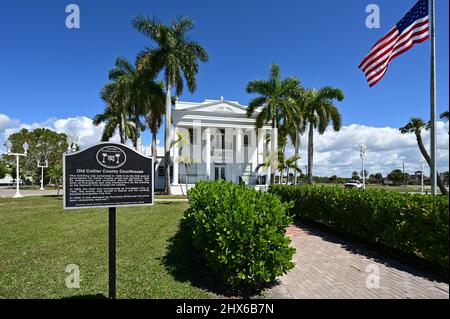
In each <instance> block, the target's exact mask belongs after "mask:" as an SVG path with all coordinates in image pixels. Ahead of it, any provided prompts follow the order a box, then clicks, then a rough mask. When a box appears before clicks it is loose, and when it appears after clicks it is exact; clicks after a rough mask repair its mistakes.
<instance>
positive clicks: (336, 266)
mask: <svg viewBox="0 0 450 319" xmlns="http://www.w3.org/2000/svg"><path fill="white" fill-rule="evenodd" d="M287 234H288V236H289V237H291V239H292V246H293V247H295V248H296V250H297V252H296V253H295V255H294V262H295V268H294V269H292V270H291V271H289V272H288V273H287V274H286V275H284V276H282V277H281V278H280V279H279V283H280V284H279V285H277V286H275V287H273V288H272V289H270V290H269V291H268V294H267V295H268V297H271V298H296V299H297V298H308V299H316V298H328V299H331V298H332V299H337V298H339V299H341V298H346V299H350V298H351V299H362V298H364V299H366V298H370V299H373V298H376V299H379V298H383V299H384V298H389V299H392V298H402V299H405V298H411V299H416V298H420V299H422V298H447V299H448V298H449V288H448V284H447V283H444V282H437V281H434V280H433V279H432V278H430V277H427V276H426V275H425V274H423V273H420V272H418V271H415V270H414V269H411V268H409V267H407V266H405V265H402V264H401V263H399V262H395V261H393V260H389V259H386V258H382V257H377V256H376V254H374V253H371V252H369V251H367V250H364V249H361V248H358V247H357V246H355V245H351V244H349V243H346V242H344V241H342V240H339V239H337V238H336V237H333V236H330V235H328V234H324V233H322V232H320V231H317V230H315V229H313V228H311V227H309V226H305V225H303V224H300V223H298V224H297V225H293V226H290V227H289V228H288V231H287ZM371 271H374V272H372V275H371V274H370V272H371ZM376 272H378V273H379V276H378V277H376ZM377 278H379V280H377ZM371 279H374V280H371ZM366 283H368V286H367V284H366ZM377 284H379V287H378V288H377Z"/></svg>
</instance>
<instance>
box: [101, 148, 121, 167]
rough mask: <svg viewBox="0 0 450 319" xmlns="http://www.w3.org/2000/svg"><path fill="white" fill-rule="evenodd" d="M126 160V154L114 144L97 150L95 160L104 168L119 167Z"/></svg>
mask: <svg viewBox="0 0 450 319" xmlns="http://www.w3.org/2000/svg"><path fill="white" fill-rule="evenodd" d="M126 161H127V155H126V154H125V152H124V151H122V150H121V149H120V148H118V147H116V146H105V147H102V148H101V149H100V150H99V151H98V152H97V162H98V163H99V164H100V165H101V166H103V167H106V168H119V167H121V166H122V165H123V164H125V162H126Z"/></svg>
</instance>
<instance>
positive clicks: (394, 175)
mask: <svg viewBox="0 0 450 319" xmlns="http://www.w3.org/2000/svg"><path fill="white" fill-rule="evenodd" d="M388 178H389V179H390V180H391V181H393V182H394V183H395V184H396V185H400V184H402V183H404V182H405V181H407V180H408V178H409V175H408V174H407V173H403V172H402V171H401V170H399V169H395V170H393V171H392V172H391V173H390V174H389V175H388Z"/></svg>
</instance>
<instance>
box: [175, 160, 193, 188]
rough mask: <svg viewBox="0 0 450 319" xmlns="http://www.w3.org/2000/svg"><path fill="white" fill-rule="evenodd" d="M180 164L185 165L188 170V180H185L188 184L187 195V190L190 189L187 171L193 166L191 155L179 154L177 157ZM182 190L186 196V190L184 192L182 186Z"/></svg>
mask: <svg viewBox="0 0 450 319" xmlns="http://www.w3.org/2000/svg"><path fill="white" fill-rule="evenodd" d="M177 161H178V163H179V164H182V165H183V166H184V169H185V172H186V180H185V184H186V195H187V191H188V178H187V172H188V168H189V166H191V165H192V164H193V161H192V159H191V158H190V157H189V156H179V157H178V159H177ZM181 192H182V193H183V196H184V192H183V188H182V187H181Z"/></svg>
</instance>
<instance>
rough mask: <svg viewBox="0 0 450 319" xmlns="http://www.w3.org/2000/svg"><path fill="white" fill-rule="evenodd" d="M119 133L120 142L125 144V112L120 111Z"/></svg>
mask: <svg viewBox="0 0 450 319" xmlns="http://www.w3.org/2000/svg"><path fill="white" fill-rule="evenodd" d="M119 134H120V143H121V144H125V140H126V137H125V119H124V118H123V113H120V123H119Z"/></svg>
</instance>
